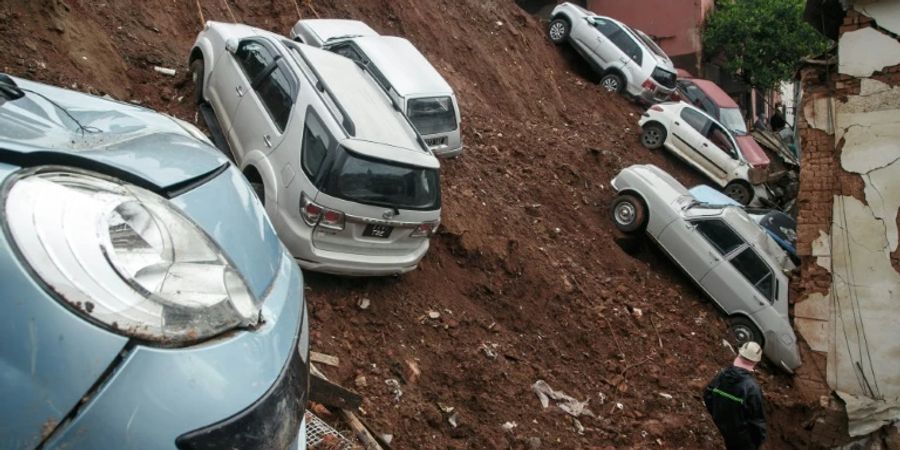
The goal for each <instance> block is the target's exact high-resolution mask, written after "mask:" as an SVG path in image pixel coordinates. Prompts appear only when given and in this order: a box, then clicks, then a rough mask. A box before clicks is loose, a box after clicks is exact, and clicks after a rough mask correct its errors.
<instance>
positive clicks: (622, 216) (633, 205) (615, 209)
mask: <svg viewBox="0 0 900 450" xmlns="http://www.w3.org/2000/svg"><path fill="white" fill-rule="evenodd" d="M610 215H611V216H612V221H613V224H614V225H615V226H616V229H617V230H619V231H621V232H623V233H625V234H637V233H640V232H643V231H644V227H645V226H646V225H647V207H646V206H644V202H643V201H641V199H640V198H638V197H637V196H635V195H632V194H622V195H619V196H618V197H616V199H615V200H614V201H613V203H612V207H610Z"/></svg>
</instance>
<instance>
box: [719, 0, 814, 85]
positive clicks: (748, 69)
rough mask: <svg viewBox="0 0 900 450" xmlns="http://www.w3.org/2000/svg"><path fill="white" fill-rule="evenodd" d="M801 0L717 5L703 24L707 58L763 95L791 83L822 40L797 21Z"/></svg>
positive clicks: (734, 0) (728, 0)
mask: <svg viewBox="0 0 900 450" xmlns="http://www.w3.org/2000/svg"><path fill="white" fill-rule="evenodd" d="M804 4H805V2H804V0H720V1H717V2H716V9H715V10H714V11H713V12H712V14H711V15H710V16H709V18H708V19H707V21H706V26H705V27H704V30H703V47H704V53H705V55H706V57H707V58H715V59H716V61H717V62H719V61H721V64H720V65H722V67H723V68H724V69H725V70H727V71H728V72H731V73H733V74H736V75H738V76H739V77H740V78H742V79H743V80H744V81H746V82H747V83H748V84H750V85H751V86H754V87H757V88H762V89H769V88H773V87H775V86H776V85H777V84H778V83H779V82H780V81H784V80H788V79H790V78H792V77H793V75H794V72H795V71H796V70H797V69H798V68H799V67H800V60H801V59H802V58H803V57H805V56H810V55H815V54H818V53H821V52H822V51H824V50H825V49H826V48H827V46H828V42H827V40H826V39H825V38H824V37H823V36H822V35H820V34H819V33H818V32H816V30H814V29H813V28H812V27H811V26H810V25H809V24H807V23H806V22H805V21H804V20H803V8H804Z"/></svg>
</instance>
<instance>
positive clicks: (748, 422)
mask: <svg viewBox="0 0 900 450" xmlns="http://www.w3.org/2000/svg"><path fill="white" fill-rule="evenodd" d="M761 359H762V348H760V346H759V344H757V343H756V342H747V343H745V344H744V345H742V346H741V348H740V350H738V356H737V358H735V359H734V363H733V365H731V366H730V367H727V368H725V369H723V370H722V371H721V372H719V373H718V374H717V375H716V377H715V378H713V380H712V381H711V382H710V383H709V385H708V386H706V390H705V391H704V392H703V403H704V404H705V405H706V409H707V410H708V411H709V413H710V414H711V415H712V418H713V422H715V424H716V427H718V428H719V432H720V433H722V438H723V439H724V440H725V448H726V449H728V450H744V449H748V450H749V449H752V450H755V449H758V448H759V446H760V445H762V443H763V441H765V440H766V417H765V414H764V413H763V398H762V390H761V389H760V388H759V384H757V383H756V380H755V379H753V375H752V372H753V368H754V367H756V364H757V363H758V362H759V361H760V360H761Z"/></svg>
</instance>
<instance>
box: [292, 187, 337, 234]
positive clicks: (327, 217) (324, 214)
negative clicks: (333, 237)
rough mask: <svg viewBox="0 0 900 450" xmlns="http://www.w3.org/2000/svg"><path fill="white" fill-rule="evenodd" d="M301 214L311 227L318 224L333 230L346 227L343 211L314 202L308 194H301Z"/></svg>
mask: <svg viewBox="0 0 900 450" xmlns="http://www.w3.org/2000/svg"><path fill="white" fill-rule="evenodd" d="M300 216H302V217H303V221H304V222H306V224H307V225H309V226H311V227H314V226H316V225H318V226H320V227H322V228H329V229H332V230H343V229H344V213H343V212H341V211H338V210H336V209H330V208H326V207H324V206H322V205H320V204H318V203H316V202H313V201H312V200H310V199H309V198H308V197H307V196H306V194H300Z"/></svg>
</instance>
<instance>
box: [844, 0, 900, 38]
mask: <svg viewBox="0 0 900 450" xmlns="http://www.w3.org/2000/svg"><path fill="white" fill-rule="evenodd" d="M853 9H855V10H857V11H858V12H860V13H861V14H864V15H866V16H869V17H871V18H873V19H875V22H876V23H878V26H880V27H881V28H884V29H885V30H888V31H890V32H891V33H894V34H900V1H897V0H891V1H877V0H857V1H855V2H853Z"/></svg>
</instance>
